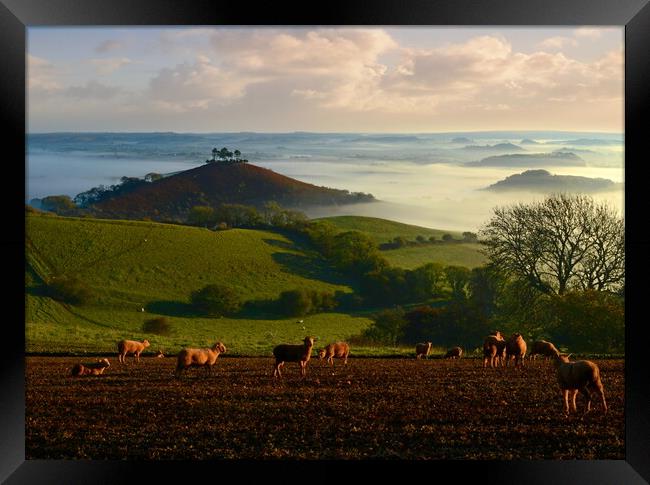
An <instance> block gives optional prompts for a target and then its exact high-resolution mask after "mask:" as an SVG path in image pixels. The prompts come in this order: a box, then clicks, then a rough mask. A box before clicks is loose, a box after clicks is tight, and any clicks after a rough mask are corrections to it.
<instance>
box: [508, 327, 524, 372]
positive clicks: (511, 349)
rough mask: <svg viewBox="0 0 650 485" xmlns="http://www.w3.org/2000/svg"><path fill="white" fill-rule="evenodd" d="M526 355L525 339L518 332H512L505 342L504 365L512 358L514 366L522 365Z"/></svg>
mask: <svg viewBox="0 0 650 485" xmlns="http://www.w3.org/2000/svg"><path fill="white" fill-rule="evenodd" d="M525 356H526V341H525V340H524V338H523V337H522V335H521V334H520V333H513V334H512V336H511V337H510V338H509V339H508V341H507V342H506V366H507V365H508V363H509V362H510V361H511V360H512V359H514V361H515V367H517V366H518V365H521V366H523V365H524V357H525Z"/></svg>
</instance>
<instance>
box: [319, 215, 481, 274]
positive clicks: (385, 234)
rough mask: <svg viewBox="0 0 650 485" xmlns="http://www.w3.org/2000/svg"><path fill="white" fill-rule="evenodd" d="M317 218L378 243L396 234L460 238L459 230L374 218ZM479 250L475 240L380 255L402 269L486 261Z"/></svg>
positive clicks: (412, 237) (428, 245) (394, 251)
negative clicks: (426, 265)
mask: <svg viewBox="0 0 650 485" xmlns="http://www.w3.org/2000/svg"><path fill="white" fill-rule="evenodd" d="M321 220H326V221H328V222H330V223H331V224H333V225H334V226H336V227H337V228H338V229H339V230H341V231H359V232H362V233H364V234H367V235H368V236H370V238H371V239H372V240H373V241H375V242H376V243H377V244H378V245H379V244H382V243H386V242H388V241H392V240H393V239H394V238H396V237H403V238H405V239H407V240H409V241H414V240H415V239H416V238H417V237H418V236H424V237H425V238H427V239H428V238H429V237H431V236H433V237H435V238H436V239H437V240H439V241H440V240H441V239H442V236H443V235H444V234H450V235H452V236H453V237H454V239H461V238H462V233H461V232H459V231H445V230H441V229H430V228H427V227H420V226H414V225H411V224H402V223H401V222H395V221H389V220H387V219H381V218H377V217H362V216H336V217H325V218H323V219H321ZM482 249H483V248H482V246H481V245H480V244H477V243H464V242H454V243H450V244H449V243H448V244H444V243H441V244H424V245H421V246H410V247H404V248H400V249H391V250H387V251H382V256H384V257H385V258H386V259H387V260H388V262H389V263H390V264H392V265H394V266H398V267H400V268H405V269H413V268H416V267H418V266H422V265H423V264H426V263H432V262H435V263H440V264H442V265H444V266H448V265H459V266H465V267H468V268H475V267H477V266H480V265H482V264H485V262H486V261H487V258H486V257H485V255H483V253H482V252H481V250H482Z"/></svg>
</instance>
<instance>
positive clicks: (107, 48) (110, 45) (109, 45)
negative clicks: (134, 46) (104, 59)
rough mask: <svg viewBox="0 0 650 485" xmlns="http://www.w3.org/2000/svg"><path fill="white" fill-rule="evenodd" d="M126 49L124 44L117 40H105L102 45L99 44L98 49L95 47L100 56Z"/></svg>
mask: <svg viewBox="0 0 650 485" xmlns="http://www.w3.org/2000/svg"><path fill="white" fill-rule="evenodd" d="M123 47H124V43H123V42H120V41H117V40H112V39H109V40H105V41H104V42H102V43H101V44H99V45H98V46H97V47H95V52H97V53H98V54H105V53H107V52H112V51H116V50H120V49H122V48H123Z"/></svg>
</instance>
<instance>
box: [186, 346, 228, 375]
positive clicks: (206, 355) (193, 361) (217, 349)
mask: <svg viewBox="0 0 650 485" xmlns="http://www.w3.org/2000/svg"><path fill="white" fill-rule="evenodd" d="M225 353H226V346H225V345H224V344H223V343H222V342H216V343H215V344H214V345H213V346H212V348H209V349H190V348H185V349H183V350H181V351H180V352H179V353H178V360H177V362H176V377H180V376H181V373H182V372H183V370H184V369H187V368H189V367H205V369H206V373H207V374H208V375H210V374H211V373H212V366H213V365H214V364H215V362H216V361H217V358H218V357H219V355H220V354H225Z"/></svg>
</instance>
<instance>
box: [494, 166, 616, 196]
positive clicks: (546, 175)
mask: <svg viewBox="0 0 650 485" xmlns="http://www.w3.org/2000/svg"><path fill="white" fill-rule="evenodd" d="M621 187H622V184H620V183H616V182H613V181H611V180H609V179H604V178H590V177H578V176H574V175H553V174H551V173H550V172H548V171H546V170H527V171H525V172H523V173H518V174H514V175H510V176H509V177H506V178H505V179H504V180H500V181H498V182H497V183H495V184H492V185H490V186H489V187H486V188H485V189H484V190H491V191H495V192H502V191H507V190H526V191H534V192H556V191H559V192H599V191H604V190H616V189H620V188H621Z"/></svg>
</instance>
